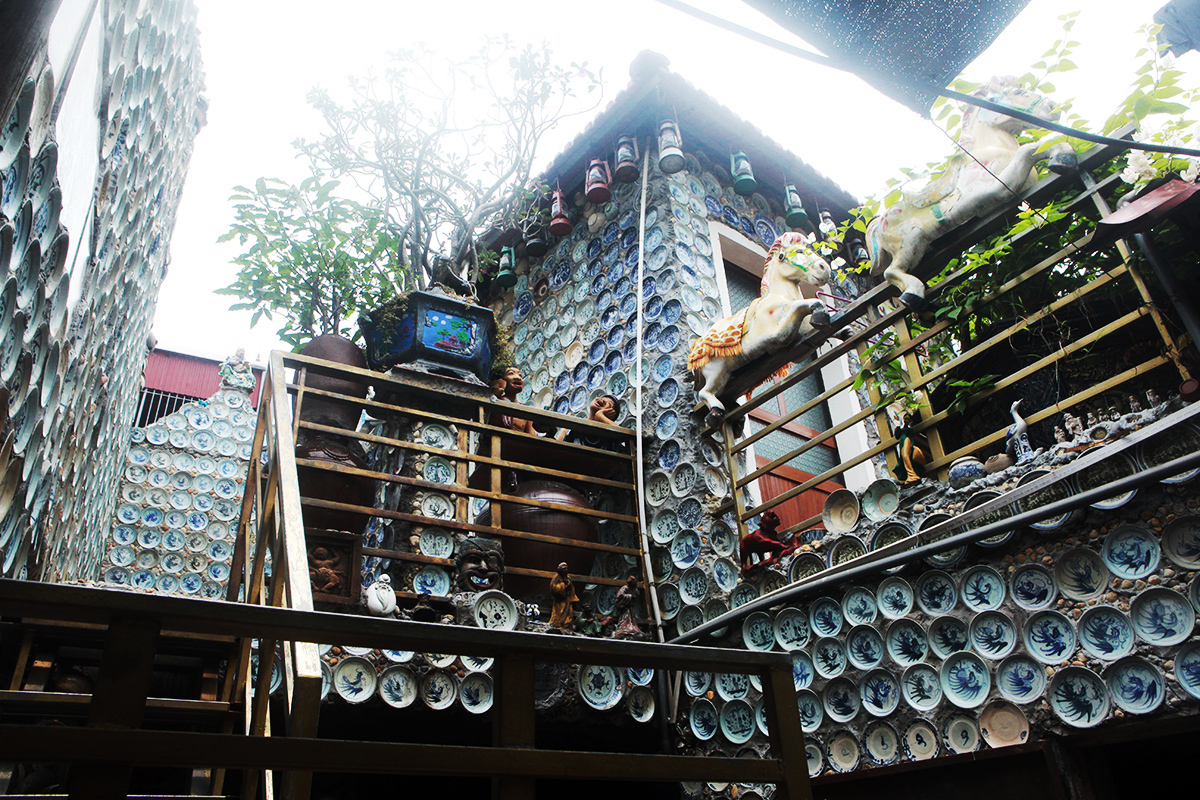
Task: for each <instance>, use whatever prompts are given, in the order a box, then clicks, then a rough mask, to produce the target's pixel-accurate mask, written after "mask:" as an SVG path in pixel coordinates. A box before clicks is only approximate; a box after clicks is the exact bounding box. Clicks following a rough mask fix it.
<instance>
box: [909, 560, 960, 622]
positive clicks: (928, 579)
mask: <svg viewBox="0 0 1200 800" xmlns="http://www.w3.org/2000/svg"><path fill="white" fill-rule="evenodd" d="M914 588H915V594H916V599H917V605H919V606H920V607H921V610H922V611H924V612H925V613H926V614H928V615H929V616H931V617H933V616H937V615H939V614H948V613H950V611H952V610H953V609H954V606H955V605H956V604H957V603H958V589H957V587H955V585H954V579H953V578H951V577H950V576H949V575H947V574H946V573H944V572H941V571H940V570H929V571H927V572H925V573H924V574H922V575H921V577H920V578H918V579H917V583H916V586H915V587H914Z"/></svg>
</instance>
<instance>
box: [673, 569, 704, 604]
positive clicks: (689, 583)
mask: <svg viewBox="0 0 1200 800" xmlns="http://www.w3.org/2000/svg"><path fill="white" fill-rule="evenodd" d="M679 595H680V597H681V598H682V599H683V602H684V603H686V604H687V605H690V606H695V605H699V604H700V603H701V602H703V601H704V598H705V597H707V596H708V573H706V572H704V570H702V569H700V568H699V567H692V568H691V569H689V570H687V571H686V572H684V573H683V574H682V575H680V576H679Z"/></svg>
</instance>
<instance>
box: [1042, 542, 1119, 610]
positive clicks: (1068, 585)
mask: <svg viewBox="0 0 1200 800" xmlns="http://www.w3.org/2000/svg"><path fill="white" fill-rule="evenodd" d="M1109 578H1110V575H1109V572H1108V567H1106V566H1104V560H1103V559H1101V558H1100V556H1099V554H1097V553H1096V551H1094V550H1088V549H1086V548H1082V547H1079V548H1076V549H1074V550H1068V551H1067V552H1065V553H1063V555H1062V556H1061V557H1060V558H1059V559H1058V563H1057V564H1055V565H1054V582H1055V583H1056V584H1057V585H1058V589H1059V591H1060V592H1061V593H1062V594H1063V595H1064V596H1065V597H1069V598H1071V599H1072V600H1091V599H1092V598H1093V597H1098V596H1099V595H1100V593H1101V592H1103V591H1104V590H1105V588H1106V587H1107V586H1108V581H1109Z"/></svg>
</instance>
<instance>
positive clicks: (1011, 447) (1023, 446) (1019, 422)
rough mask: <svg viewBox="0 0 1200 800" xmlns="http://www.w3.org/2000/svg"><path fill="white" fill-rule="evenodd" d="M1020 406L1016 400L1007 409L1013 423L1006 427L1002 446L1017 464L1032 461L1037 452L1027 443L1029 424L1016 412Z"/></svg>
mask: <svg viewBox="0 0 1200 800" xmlns="http://www.w3.org/2000/svg"><path fill="white" fill-rule="evenodd" d="M1020 407H1021V401H1020V400H1017V401H1016V402H1014V403H1013V404H1012V406H1011V407H1010V408H1009V410H1008V413H1010V414H1011V415H1012V419H1013V424H1012V425H1010V426H1009V428H1008V440H1007V441H1006V442H1005V443H1004V448H1005V449H1006V450H1007V451H1008V452H1009V454H1011V455H1012V456H1013V457H1014V458H1016V459H1017V463H1018V464H1024V463H1025V462H1027V461H1032V460H1033V458H1034V457H1035V456H1036V455H1037V454H1036V453H1034V452H1033V447H1032V446H1031V445H1030V444H1029V424H1028V423H1027V422H1025V419H1024V418H1023V417H1022V416H1021V415H1020V414H1019V413H1017V409H1018V408H1020Z"/></svg>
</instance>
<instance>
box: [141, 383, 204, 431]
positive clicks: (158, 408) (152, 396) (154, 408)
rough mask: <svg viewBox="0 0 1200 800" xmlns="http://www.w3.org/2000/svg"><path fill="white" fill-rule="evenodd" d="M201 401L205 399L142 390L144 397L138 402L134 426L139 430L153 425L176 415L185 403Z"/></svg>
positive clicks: (160, 391)
mask: <svg viewBox="0 0 1200 800" xmlns="http://www.w3.org/2000/svg"><path fill="white" fill-rule="evenodd" d="M201 399H203V398H200V397H189V396H188V395H186V394H176V393H175V392H164V391H162V390H161V389H142V396H141V398H139V400H138V411H137V419H136V420H135V421H134V423H133V424H134V426H135V427H138V428H144V427H146V426H147V425H153V424H154V423H155V422H158V421H159V420H160V419H162V418H163V417H165V416H167V415H168V414H174V413H175V412H176V411H178V410H179V409H180V407H181V406H182V405H183V404H184V403H186V402H188V401H190V400H201Z"/></svg>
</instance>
